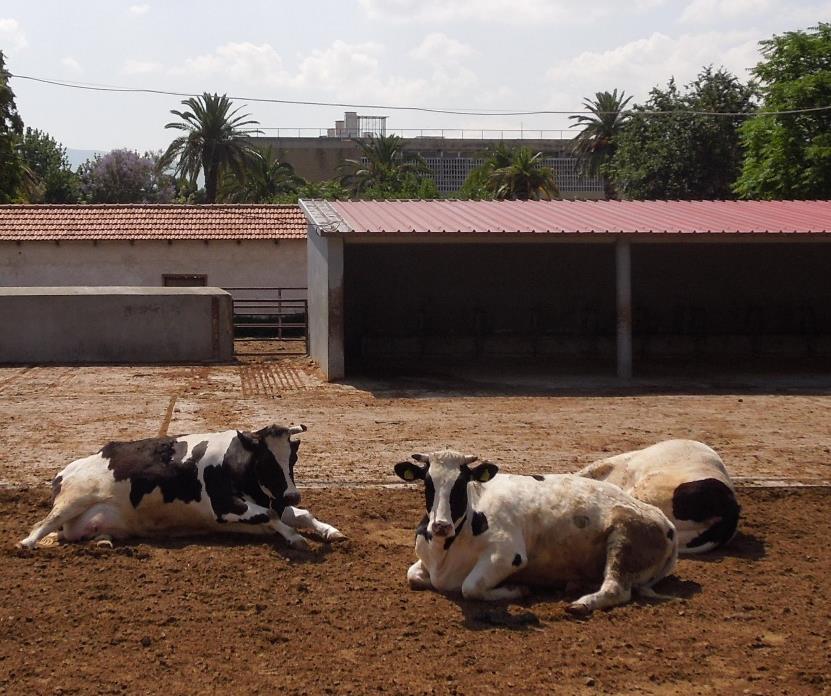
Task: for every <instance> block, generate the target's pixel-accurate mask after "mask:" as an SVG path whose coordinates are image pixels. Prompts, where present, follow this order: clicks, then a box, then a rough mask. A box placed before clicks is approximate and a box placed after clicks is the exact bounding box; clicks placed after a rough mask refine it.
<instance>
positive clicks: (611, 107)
mask: <svg viewBox="0 0 831 696" xmlns="http://www.w3.org/2000/svg"><path fill="white" fill-rule="evenodd" d="M624 95H625V92H622V91H621V93H620V95H618V93H617V89H615V90H613V91H611V92H597V93H595V95H594V100H591V99H584V100H583V106H584V107H585V108H586V110H587V111H589V112H590V114H578V115H575V116H569V118H570V119H572V120H574V121H575V123H574V124H572V128H578V127H579V128H582V130H581V131H580V133H579V134H578V135H577V137H576V138H574V141H573V142H572V149H573V152H574V154H575V155H577V161H578V167H579V169H580V171H581V172H583V173H587V174H590V175H592V176H597V175H598V174H603V167H604V165H606V164H607V163H608V162H610V161H611V159H612V157H613V156H614V154H615V149H616V147H617V137H618V136H619V135H620V133H621V131H622V130H623V126H624V125H625V123H626V120H627V114H625V113H623V111H624V109H625V108H626V106H627V104H629V102H630V101H631V100H632V97H625V98H624ZM603 187H604V191H605V194H606V198H614V197H615V190H614V185H613V184H612V180H611V179H610V178H609V177H604V180H603Z"/></svg>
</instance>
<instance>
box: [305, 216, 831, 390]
mask: <svg viewBox="0 0 831 696" xmlns="http://www.w3.org/2000/svg"><path fill="white" fill-rule="evenodd" d="M301 207H302V208H303V211H304V212H305V214H306V219H307V222H308V225H309V230H308V286H309V322H310V341H311V352H312V357H314V358H315V359H316V360H317V361H318V362H319V363H320V365H321V367H322V368H323V370H324V372H325V373H326V374H327V375H328V376H329V377H330V378H332V379H335V378H339V377H342V376H344V375H345V374H347V373H353V372H356V371H359V370H361V369H364V368H367V367H372V366H374V365H378V364H381V363H386V364H395V363H397V364H399V365H400V364H412V362H414V361H428V362H429V361H436V360H439V359H441V360H455V361H471V360H491V359H499V358H505V359H508V360H513V361H516V360H517V359H520V360H523V361H530V360H543V361H546V362H550V363H559V364H565V363H567V362H568V361H569V360H572V359H576V358H579V359H580V360H582V361H584V362H585V361H589V362H593V363H594V364H597V365H604V364H608V365H609V366H610V368H611V367H612V366H616V370H617V373H618V374H619V375H620V376H621V377H624V378H625V377H629V376H631V374H632V370H633V362H634V360H637V361H638V366H639V367H641V366H646V365H647V364H648V363H649V362H650V361H652V360H656V361H660V359H662V358H667V357H671V356H672V357H674V358H675V359H676V364H687V362H688V361H689V360H691V359H693V358H697V359H699V361H702V362H704V363H705V364H706V361H708V360H710V359H711V358H712V359H721V360H728V361H740V364H742V365H745V364H747V363H748V362H749V361H752V360H756V359H759V360H765V359H767V360H769V361H773V363H774V364H775V365H781V366H797V367H798V366H799V364H800V363H801V362H805V361H814V362H816V361H823V360H827V359H828V358H829V357H831V270H829V269H831V244H829V242H831V201H564V200H560V201H385V202H376V201H350V202H340V201H339V202H326V201H301ZM678 360H681V361H682V362H680V363H678V362H677V361H678Z"/></svg>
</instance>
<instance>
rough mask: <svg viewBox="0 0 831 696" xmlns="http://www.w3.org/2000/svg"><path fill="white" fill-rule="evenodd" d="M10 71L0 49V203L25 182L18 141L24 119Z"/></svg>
mask: <svg viewBox="0 0 831 696" xmlns="http://www.w3.org/2000/svg"><path fill="white" fill-rule="evenodd" d="M9 77H10V75H9V72H8V70H6V61H5V57H4V56H3V52H2V51H0V203H9V202H11V201H13V200H14V199H15V197H16V196H17V192H18V189H19V188H20V186H21V184H22V183H23V163H22V161H21V159H20V155H19V153H18V149H17V148H18V142H19V140H20V138H21V137H22V135H23V120H22V119H21V118H20V115H19V114H18V113H17V105H16V104H15V101H14V92H13V91H12V88H11V87H10V86H9Z"/></svg>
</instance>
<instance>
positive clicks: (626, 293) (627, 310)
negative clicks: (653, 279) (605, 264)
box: [615, 237, 632, 379]
mask: <svg viewBox="0 0 831 696" xmlns="http://www.w3.org/2000/svg"><path fill="white" fill-rule="evenodd" d="M615 270H616V274H617V283H616V287H617V376H618V377H620V378H621V379H629V378H631V377H632V255H631V245H630V243H629V240H628V239H626V238H625V237H619V238H618V240H617V242H615Z"/></svg>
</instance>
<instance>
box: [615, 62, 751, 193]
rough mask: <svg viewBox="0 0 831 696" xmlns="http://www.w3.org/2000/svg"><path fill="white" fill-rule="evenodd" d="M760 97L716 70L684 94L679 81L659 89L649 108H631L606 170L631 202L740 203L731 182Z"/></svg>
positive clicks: (707, 70)
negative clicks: (745, 125)
mask: <svg viewBox="0 0 831 696" xmlns="http://www.w3.org/2000/svg"><path fill="white" fill-rule="evenodd" d="M754 94H755V89H754V87H753V86H752V85H743V84H742V83H741V82H740V81H739V80H738V79H737V78H736V77H735V76H734V75H732V74H730V73H729V72H727V71H726V70H724V69H723V68H720V69H718V70H713V68H712V67H707V68H704V69H703V70H702V72H701V73H700V74H699V76H698V78H697V79H696V80H695V81H694V82H692V83H691V84H689V85H687V87H686V90H685V91H684V92H682V91H681V90H679V89H678V86H677V85H676V83H675V80H670V81H669V83H668V84H667V87H666V89H660V88H659V87H655V88H654V89H652V91H651V92H650V95H649V99H648V100H647V102H646V103H645V104H644V105H643V106H635V107H634V108H633V109H632V111H631V115H630V117H629V119H628V120H627V122H626V124H625V126H624V128H623V130H622V131H621V133H620V134H619V136H618V137H617V149H616V150H615V153H614V155H613V157H612V160H611V162H610V163H608V164H606V165H605V166H604V168H603V170H604V172H605V173H606V175H607V176H610V177H611V178H612V180H613V184H614V186H615V188H616V189H617V190H618V191H619V192H620V193H621V194H623V196H624V197H626V198H634V199H683V200H694V199H725V198H734V197H735V196H734V194H733V190H732V185H733V182H734V181H735V180H736V178H737V177H738V174H739V171H740V169H741V164H742V158H743V151H742V147H741V143H740V140H739V126H740V124H741V123H742V122H743V121H744V118H745V116H744V114H751V113H753V112H754V110H755V105H754ZM691 111H700V112H718V113H730V114H739V115H737V116H712V115H692V114H690V112H691ZM648 112H662V113H659V114H656V113H648Z"/></svg>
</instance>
